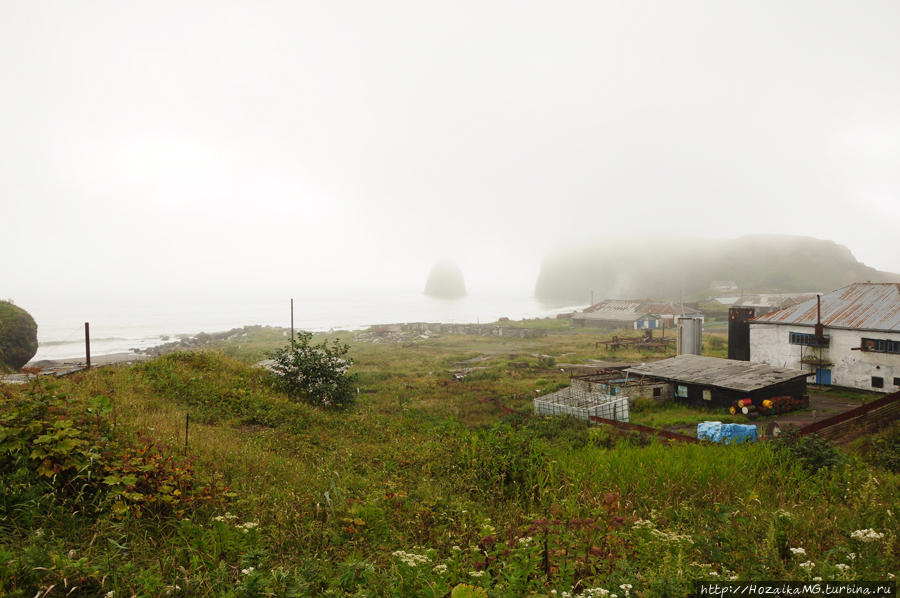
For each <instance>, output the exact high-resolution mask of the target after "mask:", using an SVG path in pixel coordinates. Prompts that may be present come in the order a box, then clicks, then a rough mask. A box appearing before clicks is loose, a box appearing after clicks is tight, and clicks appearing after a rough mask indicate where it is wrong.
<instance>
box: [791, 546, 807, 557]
mask: <svg viewBox="0 0 900 598" xmlns="http://www.w3.org/2000/svg"><path fill="white" fill-rule="evenodd" d="M791 552H792V553H793V554H794V556H803V555H805V554H806V549H805V548H800V547H797V548H791Z"/></svg>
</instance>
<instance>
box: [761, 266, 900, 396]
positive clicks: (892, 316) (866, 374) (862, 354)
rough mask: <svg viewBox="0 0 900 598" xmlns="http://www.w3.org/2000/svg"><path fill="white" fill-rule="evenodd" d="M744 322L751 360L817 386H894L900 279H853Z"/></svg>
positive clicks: (899, 376)
mask: <svg viewBox="0 0 900 598" xmlns="http://www.w3.org/2000/svg"><path fill="white" fill-rule="evenodd" d="M820 314H821V315H820ZM818 322H821V329H820V330H819V334H817V330H816V324H817V323H818ZM749 325H750V360H751V361H752V362H754V363H764V364H771V365H773V366H779V367H787V368H798V369H803V370H806V371H807V372H810V373H813V374H815V377H816V378H815V380H816V383H817V384H834V385H837V386H847V387H851V388H860V389H865V390H877V391H886V392H890V391H897V390H900V283H854V284H851V285H848V286H846V287H843V288H840V289H838V290H836V291H832V292H830V293H827V294H825V295H822V296H821V305H819V304H818V303H817V300H816V299H815V298H812V299H809V300H807V301H803V302H801V303H798V304H796V305H793V306H791V307H787V308H785V309H781V310H778V311H773V312H771V313H767V314H764V315H762V316H758V317H756V318H755V319H753V320H751V321H750V324H749Z"/></svg>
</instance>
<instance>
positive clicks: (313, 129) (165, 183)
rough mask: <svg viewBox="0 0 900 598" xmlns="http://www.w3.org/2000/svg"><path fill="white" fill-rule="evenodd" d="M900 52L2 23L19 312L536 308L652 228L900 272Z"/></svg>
mask: <svg viewBox="0 0 900 598" xmlns="http://www.w3.org/2000/svg"><path fill="white" fill-rule="evenodd" d="M898 31H900V3H898V2H896V0H888V1H884V2H849V1H848V2H841V3H836V2H821V1H818V0H816V1H803V2H800V1H788V2H760V1H757V0H754V1H750V2H732V1H718V0H715V1H713V0H710V1H708V2H685V1H679V2H635V1H627V2H602V1H590V2H540V3H536V2H522V1H511V2H490V1H488V2H482V1H479V2H440V3H438V2H423V1H410V2H392V1H382V2H363V1H359V2H341V1H334V0H329V1H327V2H300V1H291V2H274V1H271V2H227V1H221V0H216V1H202V2H201V1H192V2H183V1H179V2H165V1H160V0H154V1H153V2H119V1H110V2H70V1H58V2H49V1H42V2H30V1H24V0H23V1H20V2H14V1H11V0H4V1H2V2H0V84H2V94H0V135H2V137H0V139H2V143H0V198H2V202H3V203H2V225H0V252H2V255H3V259H2V260H0V264H2V265H0V274H2V276H0V281H2V285H0V297H12V298H14V299H18V298H24V300H23V303H24V302H27V299H28V298H33V297H35V296H37V295H39V294H41V293H51V292H59V290H60V289H67V292H78V293H81V294H84V295H89V294H91V293H101V292H106V290H107V289H110V288H113V287H116V288H118V289H119V292H122V289H126V290H127V291H128V292H144V291H148V290H162V291H166V290H172V289H180V288H187V289H194V288H202V289H207V290H217V291H219V290H224V289H227V288H229V287H230V286H231V285H233V284H235V283H238V284H239V285H240V286H241V287H243V288H252V287H253V286H254V285H256V286H258V287H259V288H291V289H293V288H297V287H298V286H303V285H312V284H322V285H326V286H328V287H329V288H330V287H335V288H338V287H339V288H355V287H356V286H357V284H359V283H363V284H367V285H369V284H377V285H379V286H385V287H387V286H394V287H409V288H420V287H422V286H423V285H424V282H425V278H426V275H427V272H428V269H429V267H430V265H431V264H432V263H433V262H434V261H436V260H437V259H439V258H444V257H448V258H451V259H455V260H456V261H457V262H458V263H459V265H460V266H461V267H462V269H463V272H464V274H465V276H466V283H467V287H468V288H469V290H470V291H478V290H479V289H480V288H488V287H496V286H498V285H508V286H510V287H511V288H516V289H524V290H526V291H531V290H532V289H533V285H534V281H535V277H536V275H537V271H538V267H539V264H540V261H541V258H542V257H543V256H544V255H545V254H546V253H547V251H549V250H550V249H551V248H553V247H555V246H558V245H560V244H565V243H569V242H572V241H576V240H584V239H591V238H598V237H608V236H609V235H621V236H627V235H629V234H632V233H635V234H642V235H646V234H663V233H668V234H676V235H687V236H704V237H734V236H737V235H741V234H748V233H763V232H765V233H791V234H804V235H811V236H817V237H820V238H828V239H833V240H835V241H837V242H839V243H842V244H845V245H847V246H848V247H849V248H850V249H851V250H852V251H853V252H854V254H855V255H856V256H857V257H858V258H859V259H860V260H862V261H864V262H866V263H867V264H869V265H871V266H874V267H877V268H881V269H886V270H892V271H895V272H900V250H898V242H897V237H898V225H900V216H898V208H897V207H898V205H900V35H898ZM274 281H283V282H274ZM72 289H74V291H72Z"/></svg>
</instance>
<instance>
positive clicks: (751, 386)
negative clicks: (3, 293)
mask: <svg viewBox="0 0 900 598" xmlns="http://www.w3.org/2000/svg"><path fill="white" fill-rule="evenodd" d="M626 371H627V372H628V373H629V374H630V375H632V376H638V377H640V376H650V377H653V378H657V379H661V380H666V381H668V382H669V383H671V384H672V385H673V395H674V397H675V400H676V401H677V400H681V401H686V402H689V403H694V404H696V405H713V406H717V407H724V406H727V405H730V404H732V403H733V402H734V401H737V400H738V399H746V398H749V399H751V400H753V402H754V403H760V402H762V400H763V399H767V398H770V397H777V396H783V395H791V396H801V395H805V394H806V378H807V376H808V375H809V373H808V372H804V371H802V370H794V369H790V368H778V367H773V366H769V365H765V364H761V363H752V362H749V361H737V360H734V359H719V358H717V357H704V356H701V355H678V356H677V357H672V358H670V359H663V360H662V361H657V362H654V363H647V364H641V365H639V366H635V367H631V368H628V370H626Z"/></svg>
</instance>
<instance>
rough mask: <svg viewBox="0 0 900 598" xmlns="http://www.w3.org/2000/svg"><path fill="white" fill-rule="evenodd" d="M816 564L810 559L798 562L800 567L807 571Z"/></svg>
mask: <svg viewBox="0 0 900 598" xmlns="http://www.w3.org/2000/svg"><path fill="white" fill-rule="evenodd" d="M815 566H816V564H815V563H814V562H812V561H806V562H805V563H800V568H801V569H806V570H807V571H812V569H813V568H814V567H815Z"/></svg>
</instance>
